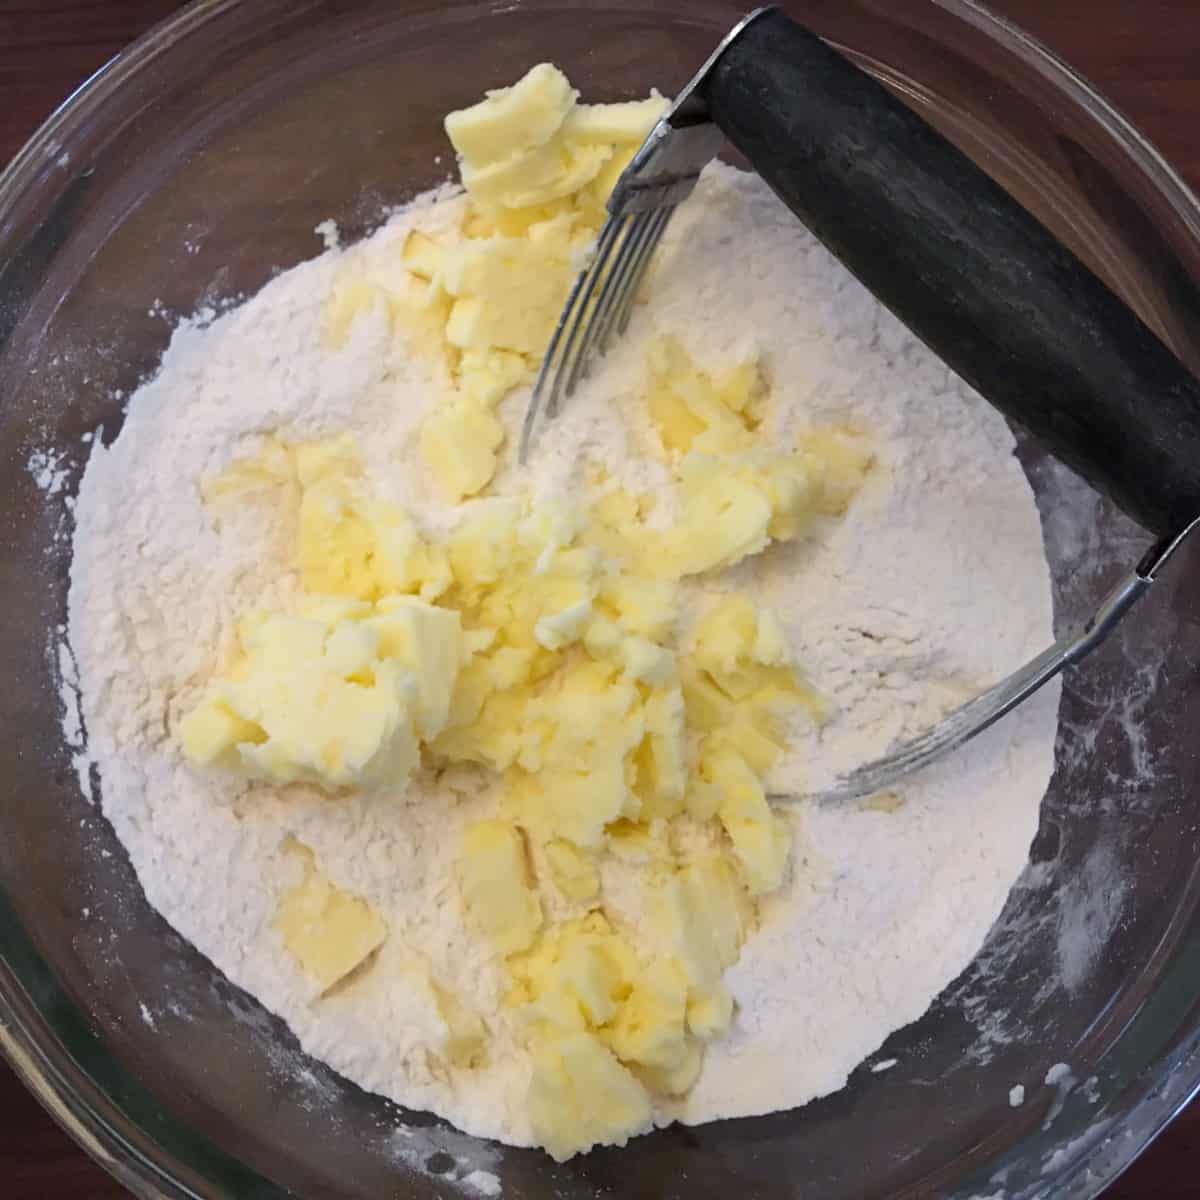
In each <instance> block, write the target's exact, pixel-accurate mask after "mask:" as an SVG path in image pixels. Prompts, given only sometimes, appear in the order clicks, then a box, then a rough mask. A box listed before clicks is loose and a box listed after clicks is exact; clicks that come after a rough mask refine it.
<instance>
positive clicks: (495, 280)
mask: <svg viewBox="0 0 1200 1200" xmlns="http://www.w3.org/2000/svg"><path fill="white" fill-rule="evenodd" d="M665 104H666V102H665V101H664V100H663V99H662V98H661V97H658V96H654V97H651V98H649V99H648V100H645V101H635V102H628V103H624V104H616V105H587V106H582V107H581V106H578V105H576V92H575V90H574V89H573V88H572V87H571V85H570V83H569V82H568V81H567V79H566V77H565V76H564V75H563V74H562V72H561V71H559V70H558V68H557V67H554V66H552V65H550V64H549V63H542V64H540V65H538V66H536V67H534V68H533V69H532V70H530V71H529V72H528V73H527V74H526V75H525V76H524V77H523V78H522V79H520V80H519V81H518V82H517V83H516V84H514V85H513V86H512V87H509V88H503V89H500V90H498V91H494V92H489V93H488V95H487V97H486V98H485V99H484V100H482V101H480V102H479V103H478V104H475V105H472V106H471V107H470V108H466V109H462V110H460V111H458V112H454V113H451V114H450V115H449V116H447V118H446V122H445V125H446V132H447V134H448V135H449V137H450V140H451V143H452V144H453V146H454V149H455V151H456V153H457V154H458V158H459V168H460V173H461V177H462V181H463V184H464V186H465V187H466V189H467V193H468V197H469V200H470V203H469V205H468V206H467V209H466V212H465V214H464V218H463V223H462V227H461V229H460V230H459V231H457V234H456V236H452V237H448V238H440V239H435V238H431V237H430V236H428V235H426V234H423V233H421V232H419V231H414V232H413V233H411V234H410V235H409V237H408V239H407V241H406V243H405V245H404V248H403V251H402V255H401V259H402V262H403V265H404V266H405V267H406V268H407V270H408V272H409V273H410V279H411V280H412V281H413V282H412V283H411V284H408V285H398V284H396V283H395V281H393V280H387V281H380V280H375V279H364V278H361V277H358V276H350V277H348V278H346V279H344V280H342V281H339V282H338V283H337V284H335V286H334V288H333V291H332V292H331V295H330V299H329V302H328V305H327V311H326V314H325V322H326V330H327V337H328V338H330V339H331V340H332V341H333V343H334V344H341V343H342V342H344V341H345V339H346V337H347V336H348V333H349V330H350V327H351V326H352V324H353V322H354V320H356V319H357V318H358V317H359V316H361V315H362V314H363V313H366V312H370V311H373V310H374V309H375V308H376V306H378V305H379V304H380V303H384V304H386V306H387V308H388V311H389V313H390V314H391V317H392V319H393V322H394V323H395V324H396V325H397V326H400V327H403V328H404V330H405V331H406V333H407V334H408V336H409V339H410V341H412V342H413V344H414V345H415V346H416V348H417V349H418V350H420V351H422V352H425V353H432V354H435V355H438V354H440V355H441V357H442V358H443V360H444V361H445V362H446V364H447V366H448V367H449V369H450V371H451V374H452V376H453V377H454V379H455V384H456V392H455V395H454V397H453V398H452V399H451V400H450V401H449V403H448V405H447V407H446V409H445V410H443V411H439V412H436V413H434V414H432V415H431V416H430V417H429V418H428V419H427V421H426V424H425V428H424V431H423V434H422V439H421V444H422V451H423V454H424V457H425V460H426V462H427V463H428V464H429V466H430V468H431V469H432V471H433V473H434V475H435V476H436V477H437V479H438V481H439V483H440V484H441V486H442V487H443V488H444V490H445V491H446V493H447V495H448V496H449V497H450V498H451V499H452V500H459V499H462V498H463V497H466V496H473V495H476V494H478V493H479V492H480V491H482V490H483V489H484V488H485V487H486V486H487V485H488V483H489V482H490V481H491V479H492V477H493V475H494V473H495V470H496V463H497V455H498V452H499V450H500V447H501V445H502V442H503V427H502V426H501V425H500V423H499V422H498V421H497V420H496V418H495V417H494V416H493V415H492V409H493V408H494V407H495V405H496V404H497V403H498V402H499V401H500V400H501V399H502V398H503V396H504V395H505V394H506V393H507V392H508V391H510V390H511V389H512V388H514V387H516V386H518V385H519V384H521V383H523V382H526V381H529V380H532V378H533V377H534V375H535V373H536V371H537V366H538V364H539V362H540V360H541V357H542V354H543V353H544V351H545V349H546V346H547V344H548V342H549V340H550V337H551V335H552V333H553V331H554V327H555V325H556V323H557V321H558V316H559V313H560V312H561V311H562V307H563V304H564V302H565V301H566V299H567V295H568V292H569V290H570V286H571V282H572V280H573V279H574V278H575V276H576V274H577V273H578V271H579V270H580V268H581V267H582V265H583V263H584V261H585V258H586V255H587V253H588V249H589V247H590V245H591V244H592V242H593V240H594V238H595V234H596V232H597V231H598V230H599V228H600V226H601V224H602V223H603V221H604V218H605V215H606V214H605V212H604V202H605V200H606V199H607V196H608V193H609V191H611V189H612V186H613V185H614V184H615V182H616V179H617V175H619V173H620V172H619V168H620V167H623V166H624V164H625V163H626V162H627V161H628V155H629V154H631V153H632V151H633V149H634V147H635V145H636V143H638V142H640V141H641V140H642V139H643V138H644V137H645V135H646V133H647V132H649V130H650V128H651V127H652V125H653V124H654V122H655V121H656V120H657V119H658V116H659V115H660V114H661V112H662V111H663V109H664V108H665ZM614 162H616V163H617V164H618V170H617V171H616V172H615V173H614V172H613V171H612V170H611V168H612V166H613V165H614Z"/></svg>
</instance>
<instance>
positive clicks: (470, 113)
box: [446, 63, 579, 164]
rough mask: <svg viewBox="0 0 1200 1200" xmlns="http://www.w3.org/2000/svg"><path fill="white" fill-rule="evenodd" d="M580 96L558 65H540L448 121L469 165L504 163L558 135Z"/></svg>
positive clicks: (456, 146)
mask: <svg viewBox="0 0 1200 1200" xmlns="http://www.w3.org/2000/svg"><path fill="white" fill-rule="evenodd" d="M578 94H579V93H578V92H576V91H575V89H574V88H572V87H571V84H570V82H569V81H568V80H567V77H566V76H565V75H564V74H563V73H562V72H561V71H560V70H559V69H558V68H557V67H556V66H554V65H553V64H552V63H538V65H537V66H536V67H532V68H531V69H530V70H529V71H528V72H526V74H525V75H524V76H522V77H521V79H519V80H518V81H517V82H516V83H515V84H513V85H512V87H506V88H499V89H497V90H496V91H492V92H488V94H487V99H486V100H481V101H480V102H479V103H478V104H473V105H471V107H470V108H464V109H459V110H458V111H456V112H452V113H450V114H449V115H448V116H447V117H446V133H447V135H448V136H449V138H450V141H451V143H452V144H453V146H454V149H455V151H456V152H457V153H458V155H459V156H460V157H461V158H462V159H463V160H464V161H465V162H467V163H475V164H478V163H491V162H497V161H499V160H504V159H508V158H511V157H513V156H514V155H516V154H519V153H521V152H522V151H524V150H529V149H531V148H532V147H535V146H540V145H542V144H543V143H544V142H547V141H549V140H550V138H551V137H553V135H554V134H555V133H557V132H558V129H559V127H560V126H561V125H562V123H563V120H564V119H565V118H566V116H567V114H568V113H569V112H570V111H571V109H572V107H573V106H574V104H575V99H576V97H577V96H578Z"/></svg>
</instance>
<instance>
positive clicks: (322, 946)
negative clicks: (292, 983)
mask: <svg viewBox="0 0 1200 1200" xmlns="http://www.w3.org/2000/svg"><path fill="white" fill-rule="evenodd" d="M293 845H294V846H295V850H294V852H295V853H297V854H298V855H299V857H301V858H302V860H303V862H304V879H303V881H302V882H301V883H300V884H299V885H298V886H297V887H295V888H293V889H292V890H291V891H289V892H286V893H285V894H284V895H283V896H282V897H281V898H280V901H279V905H278V907H277V908H276V911H275V928H276V929H277V930H278V931H279V933H280V935H281V936H282V938H283V944H284V945H285V946H286V947H287V949H288V952H289V953H290V954H292V955H293V956H294V957H295V958H296V960H297V961H298V962H299V963H300V966H301V967H302V968H303V969H304V971H305V972H306V973H307V974H309V975H311V976H312V977H313V978H314V979H315V980H316V981H317V983H318V984H319V985H320V987H321V990H322V992H328V991H329V989H330V988H332V987H333V986H334V985H335V984H336V983H338V982H340V981H341V980H343V979H345V978H346V976H347V975H349V974H350V972H351V971H353V970H355V969H356V968H357V967H359V966H361V965H362V963H364V962H365V961H366V960H367V959H368V958H369V957H370V956H371V955H372V954H374V952H375V951H376V950H377V949H378V948H379V947H380V946H381V945H382V944H383V942H384V939H385V938H386V937H387V925H386V924H385V923H384V920H383V918H382V917H381V916H380V915H379V913H378V912H376V911H375V909H373V908H372V907H371V906H370V905H369V904H368V903H367V902H366V901H365V900H362V899H360V898H359V897H357V896H353V895H351V894H350V893H349V892H345V891H342V890H341V889H339V888H336V887H334V886H333V884H332V883H330V882H329V880H328V879H327V878H326V877H325V876H324V875H322V874H321V873H320V872H319V871H318V870H317V868H316V863H315V861H314V859H313V854H312V851H311V850H309V849H308V848H307V847H306V846H301V845H299V843H294V844H293Z"/></svg>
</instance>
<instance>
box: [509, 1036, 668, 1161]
mask: <svg viewBox="0 0 1200 1200" xmlns="http://www.w3.org/2000/svg"><path fill="white" fill-rule="evenodd" d="M528 1103H529V1117H530V1122H531V1124H532V1127H533V1133H534V1136H535V1137H536V1138H537V1140H538V1143H539V1145H542V1146H544V1147H545V1148H546V1152H547V1153H548V1154H549V1155H550V1156H551V1157H552V1158H555V1159H557V1160H558V1161H559V1162H564V1161H565V1160H566V1159H568V1158H570V1157H571V1156H572V1155H574V1154H582V1153H586V1152H587V1151H588V1150H590V1149H592V1147H593V1146H598V1145H605V1146H609V1145H614V1146H623V1145H625V1143H626V1142H627V1141H628V1140H629V1139H630V1138H631V1137H633V1136H634V1135H635V1134H638V1133H641V1132H642V1131H643V1130H645V1129H647V1128H648V1127H649V1125H650V1118H651V1114H652V1109H651V1105H650V1094H649V1092H647V1091H646V1089H645V1088H644V1087H643V1086H642V1084H641V1083H640V1082H639V1081H638V1079H637V1077H636V1076H635V1075H634V1074H633V1073H632V1072H631V1071H630V1070H629V1069H628V1068H627V1067H625V1066H622V1064H621V1063H620V1061H618V1059H617V1057H616V1055H615V1054H613V1052H612V1051H611V1050H609V1049H608V1047H607V1046H605V1045H604V1044H603V1042H601V1041H600V1039H599V1038H597V1037H596V1036H595V1035H594V1034H590V1033H569V1034H564V1035H563V1036H561V1037H555V1038H548V1039H544V1040H539V1041H537V1042H535V1044H534V1047H533V1082H532V1084H531V1086H530V1090H529V1099H528Z"/></svg>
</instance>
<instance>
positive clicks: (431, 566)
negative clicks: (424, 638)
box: [201, 434, 450, 600]
mask: <svg viewBox="0 0 1200 1200" xmlns="http://www.w3.org/2000/svg"><path fill="white" fill-rule="evenodd" d="M362 469H363V468H362V460H361V456H360V454H359V449H358V445H357V442H356V441H355V439H354V438H353V437H352V436H351V435H349V434H345V435H342V436H340V437H336V438H330V439H328V440H326V441H321V442H302V443H298V444H296V445H290V446H289V445H285V444H284V443H282V442H280V441H278V440H275V439H270V440H268V442H267V444H266V445H265V446H264V448H263V449H262V450H261V451H260V452H259V454H258V455H256V456H254V457H253V458H249V459H241V460H238V461H235V462H234V463H233V464H232V465H231V466H230V467H229V468H228V469H227V470H226V471H224V472H223V473H222V474H220V475H219V476H217V477H215V478H213V479H210V480H206V481H205V483H204V485H203V486H202V489H201V490H202V494H203V496H204V498H205V501H206V502H207V503H209V504H210V505H214V506H217V507H218V509H219V506H221V505H223V504H227V503H232V502H236V500H237V498H238V497H240V496H243V495H246V494H247V493H250V492H258V491H263V490H265V489H268V488H270V489H274V490H275V491H277V492H278V493H279V495H280V496H281V498H282V499H283V501H284V503H285V504H287V505H289V506H290V505H295V506H297V514H296V515H297V524H298V528H299V545H298V548H297V557H298V560H299V561H298V565H299V567H300V571H301V577H302V580H303V583H304V587H305V589H306V590H307V591H309V592H314V593H318V594H320V595H327V596H353V597H356V598H358V599H362V600H375V599H378V598H379V597H381V596H385V595H392V594H405V593H416V594H419V595H420V596H421V597H422V598H423V599H426V600H434V599H436V598H437V597H438V596H440V595H441V593H442V592H443V591H445V589H446V588H447V587H448V586H449V584H450V568H449V564H448V563H447V561H446V557H445V553H444V551H442V550H441V549H440V548H435V547H431V546H429V545H428V544H427V543H426V542H425V541H424V539H423V538H422V537H421V536H420V534H419V533H418V531H417V528H416V526H415V525H414V524H413V521H412V519H411V517H409V516H408V514H407V513H406V512H404V511H403V510H402V509H401V508H399V507H398V506H396V505H394V504H387V503H383V502H380V501H377V500H374V499H373V498H371V497H370V496H369V495H368V494H367V492H366V490H365V488H364V486H363V484H362V480H361V476H362Z"/></svg>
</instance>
